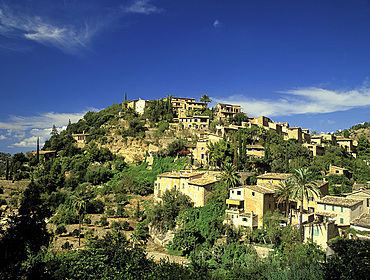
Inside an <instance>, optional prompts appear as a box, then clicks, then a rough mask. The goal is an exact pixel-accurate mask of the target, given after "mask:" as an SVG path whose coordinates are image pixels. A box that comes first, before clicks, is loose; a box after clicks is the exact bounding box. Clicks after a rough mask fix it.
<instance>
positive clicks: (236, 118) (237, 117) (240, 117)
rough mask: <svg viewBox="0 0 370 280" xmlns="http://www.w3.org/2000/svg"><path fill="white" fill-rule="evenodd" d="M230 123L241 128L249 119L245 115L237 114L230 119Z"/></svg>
mask: <svg viewBox="0 0 370 280" xmlns="http://www.w3.org/2000/svg"><path fill="white" fill-rule="evenodd" d="M228 121H229V123H231V124H235V125H239V126H240V125H242V123H243V122H247V121H248V117H247V116H246V115H245V114H244V113H237V114H235V115H234V116H231V117H229V119H228Z"/></svg>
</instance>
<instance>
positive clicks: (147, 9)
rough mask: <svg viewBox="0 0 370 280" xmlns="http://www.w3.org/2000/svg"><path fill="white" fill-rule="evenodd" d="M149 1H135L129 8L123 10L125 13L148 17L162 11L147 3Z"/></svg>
mask: <svg viewBox="0 0 370 280" xmlns="http://www.w3.org/2000/svg"><path fill="white" fill-rule="evenodd" d="M149 2H150V1H149V0H135V1H134V2H133V3H132V4H131V5H130V6H128V7H126V8H124V11H125V12H126V13H133V14H144V15H149V14H153V13H160V12H161V11H162V9H159V8H157V7H155V6H154V5H152V4H150V3H149Z"/></svg>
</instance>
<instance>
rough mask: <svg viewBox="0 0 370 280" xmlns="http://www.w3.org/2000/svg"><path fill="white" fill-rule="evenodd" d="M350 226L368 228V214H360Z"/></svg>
mask: <svg viewBox="0 0 370 280" xmlns="http://www.w3.org/2000/svg"><path fill="white" fill-rule="evenodd" d="M351 225H354V226H360V227H366V228H370V214H366V213H363V214H361V215H360V216H358V217H357V218H356V219H354V220H353V221H352V222H351Z"/></svg>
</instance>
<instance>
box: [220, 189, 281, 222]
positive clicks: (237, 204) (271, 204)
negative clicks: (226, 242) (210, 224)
mask: <svg viewBox="0 0 370 280" xmlns="http://www.w3.org/2000/svg"><path fill="white" fill-rule="evenodd" d="M274 194H275V188H268V187H265V186H258V185H256V186H244V187H239V188H234V189H231V190H229V198H228V199H227V200H226V205H227V210H226V217H227V219H226V220H227V222H229V223H231V222H232V224H233V225H235V226H244V227H246V226H249V227H258V228H260V227H262V217H263V215H264V214H265V213H266V212H267V211H271V212H274V211H275V209H278V207H277V205H276V200H275V196H274Z"/></svg>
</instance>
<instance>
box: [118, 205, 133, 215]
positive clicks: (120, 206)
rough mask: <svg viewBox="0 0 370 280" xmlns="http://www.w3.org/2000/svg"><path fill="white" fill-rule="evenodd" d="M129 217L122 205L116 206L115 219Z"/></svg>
mask: <svg viewBox="0 0 370 280" xmlns="http://www.w3.org/2000/svg"><path fill="white" fill-rule="evenodd" d="M129 216H130V215H129V214H128V213H127V212H126V210H125V208H124V206H123V205H118V207H117V212H116V217H119V218H128V217H129Z"/></svg>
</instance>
